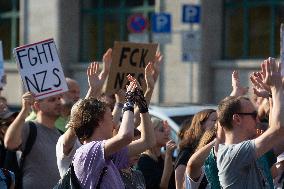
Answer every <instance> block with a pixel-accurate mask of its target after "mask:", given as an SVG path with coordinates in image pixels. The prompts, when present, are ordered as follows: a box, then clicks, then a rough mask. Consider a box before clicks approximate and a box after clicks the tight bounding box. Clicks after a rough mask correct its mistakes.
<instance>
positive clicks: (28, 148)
mask: <svg viewBox="0 0 284 189" xmlns="http://www.w3.org/2000/svg"><path fill="white" fill-rule="evenodd" d="M28 123H29V127H30V133H29V136H28V139H27V142H26V144H25V148H24V151H23V153H22V155H21V159H20V169H21V167H22V166H23V164H24V160H25V158H26V156H27V155H28V154H29V153H30V152H31V150H32V147H33V145H34V143H35V140H36V136H37V128H36V125H35V123H34V122H32V121H29V122H28Z"/></svg>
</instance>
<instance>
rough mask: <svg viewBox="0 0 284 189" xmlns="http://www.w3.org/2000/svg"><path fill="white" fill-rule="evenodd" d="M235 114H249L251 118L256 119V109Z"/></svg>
mask: <svg viewBox="0 0 284 189" xmlns="http://www.w3.org/2000/svg"><path fill="white" fill-rule="evenodd" d="M236 114H239V115H250V116H252V117H253V119H256V118H257V111H253V112H250V113H243V112H241V113H236Z"/></svg>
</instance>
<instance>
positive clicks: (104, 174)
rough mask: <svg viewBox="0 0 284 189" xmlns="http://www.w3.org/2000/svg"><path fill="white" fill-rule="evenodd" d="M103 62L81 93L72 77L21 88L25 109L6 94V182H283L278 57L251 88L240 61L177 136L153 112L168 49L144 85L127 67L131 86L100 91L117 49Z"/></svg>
mask: <svg viewBox="0 0 284 189" xmlns="http://www.w3.org/2000/svg"><path fill="white" fill-rule="evenodd" d="M102 62H103V67H102V69H100V68H99V67H100V65H99V63H97V62H94V63H91V64H90V65H89V66H88V68H87V71H86V77H87V78H88V86H89V89H88V91H86V95H85V97H84V98H82V99H80V95H82V94H81V93H82V91H80V85H79V84H78V83H77V81H75V80H74V79H71V78H66V82H67V86H68V89H69V90H68V91H67V92H65V93H63V94H59V95H54V96H50V97H47V98H44V99H40V100H38V99H36V98H35V96H34V94H33V93H31V92H26V93H24V94H23V96H22V107H21V110H20V111H19V112H11V111H10V109H9V106H8V103H7V100H6V99H5V97H2V96H1V97H0V129H1V130H0V131H1V135H0V136H1V138H0V139H1V140H0V142H1V143H0V167H1V169H0V188H1V189H2V188H3V189H13V188H23V189H39V188H40V189H51V188H70V187H71V185H72V188H82V189H83V188H86V189H95V188H105V189H111V188H118V189H120V188H127V189H143V188H145V189H146V188H147V189H158V188H161V189H164V188H169V189H173V188H177V189H182V188H186V189H205V188H206V189H207V188H212V189H221V188H236V189H240V188H248V189H252V188H256V189H258V188H270V189H273V188H283V187H284V185H283V181H284V172H283V171H284V167H283V166H284V158H283V157H284V155H283V154H284V153H283V152H284V137H283V134H284V117H283V116H282V115H284V93H283V86H284V79H283V78H282V76H281V65H280V64H279V63H276V61H275V59H273V58H268V59H266V60H264V61H263V63H262V64H261V67H260V70H259V71H256V72H254V73H253V74H252V75H251V77H250V80H251V82H252V86H253V95H252V96H249V95H248V88H245V87H243V86H242V85H241V84H240V81H239V76H238V72H237V71H234V72H233V73H232V91H231V89H228V94H229V96H227V97H224V99H221V100H220V102H219V104H218V106H217V109H216V110H215V109H205V110H202V111H201V112H198V113H196V114H195V115H194V117H193V118H192V119H186V120H184V122H183V124H182V125H181V132H180V134H179V137H180V140H179V143H178V144H176V143H175V141H173V140H171V139H170V128H169V125H168V123H167V122H166V121H165V120H160V119H158V118H156V117H151V115H150V114H149V112H148V106H149V104H150V102H151V96H152V94H153V90H154V86H155V83H156V81H157V78H158V76H159V72H160V67H161V63H162V55H161V54H160V53H159V52H157V53H156V56H155V59H154V60H153V61H152V62H149V63H148V64H147V66H146V68H145V74H144V75H145V78H144V79H145V81H146V91H145V93H144V92H143V90H142V87H141V86H140V84H139V82H138V81H137V80H136V79H135V78H134V77H132V76H131V75H128V76H127V79H128V81H129V82H128V85H127V86H126V87H125V89H121V90H119V91H117V92H116V93H115V94H114V95H111V96H110V95H107V94H103V93H102V88H103V85H104V83H105V81H106V78H107V77H108V75H109V72H110V68H111V63H112V50H111V49H108V50H107V51H106V53H105V54H104V56H103V61H102ZM162 148H163V149H165V150H161V149H162ZM176 148H177V149H178V152H179V153H178V156H177V157H173V152H174V150H175V149H176ZM11 162H12V165H11ZM16 165H17V166H16ZM13 166H14V167H13ZM68 179H70V180H68ZM66 180H67V181H68V182H65V181H66ZM69 181H70V182H69ZM66 183H67V185H68V186H66ZM69 185H70V186H69Z"/></svg>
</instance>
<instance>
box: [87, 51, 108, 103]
mask: <svg viewBox="0 0 284 189" xmlns="http://www.w3.org/2000/svg"><path fill="white" fill-rule="evenodd" d="M111 56H112V50H111V49H108V50H107V52H106V53H105V54H104V56H103V70H102V71H101V73H99V64H98V63H97V62H93V63H91V64H90V65H89V67H88V69H87V76H88V83H89V89H88V92H87V95H86V97H85V98H89V97H93V98H98V97H99V96H100V95H101V90H102V87H103V84H104V82H105V80H106V78H107V76H108V74H109V71H110V66H111V62H112V58H111Z"/></svg>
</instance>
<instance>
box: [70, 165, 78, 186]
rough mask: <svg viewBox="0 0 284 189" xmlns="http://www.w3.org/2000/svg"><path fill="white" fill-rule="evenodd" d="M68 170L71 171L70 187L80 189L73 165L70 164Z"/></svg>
mask: <svg viewBox="0 0 284 189" xmlns="http://www.w3.org/2000/svg"><path fill="white" fill-rule="evenodd" d="M69 168H70V171H71V182H72V185H73V186H74V188H76V189H80V188H81V186H80V183H79V181H78V179H77V177H76V174H75V171H74V166H73V163H71V164H70V166H69Z"/></svg>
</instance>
